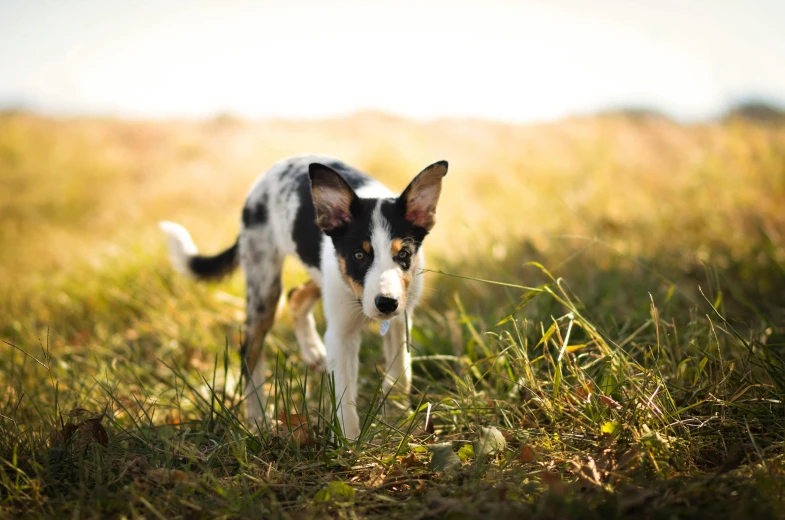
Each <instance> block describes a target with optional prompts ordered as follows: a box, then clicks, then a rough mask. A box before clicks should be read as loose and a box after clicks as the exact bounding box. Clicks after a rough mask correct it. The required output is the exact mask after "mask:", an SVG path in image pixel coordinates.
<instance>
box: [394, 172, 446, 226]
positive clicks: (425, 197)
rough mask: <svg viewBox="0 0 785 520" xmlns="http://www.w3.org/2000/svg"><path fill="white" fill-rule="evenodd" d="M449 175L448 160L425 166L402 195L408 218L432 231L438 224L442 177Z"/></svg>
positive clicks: (400, 199) (401, 201) (399, 199)
mask: <svg viewBox="0 0 785 520" xmlns="http://www.w3.org/2000/svg"><path fill="white" fill-rule="evenodd" d="M445 175H447V161H439V162H436V163H433V164H432V165H430V166H428V167H427V168H425V169H424V170H423V171H421V172H420V173H418V174H417V177H415V178H414V180H412V182H410V183H409V185H408V186H407V187H406V189H405V190H403V193H402V194H401V196H400V197H398V201H399V203H400V204H401V205H402V206H403V209H404V215H405V218H406V220H408V221H409V222H411V223H412V224H414V225H415V226H419V227H421V228H423V229H425V230H426V231H430V230H431V228H433V226H434V224H436V204H437V203H438V202H439V195H440V194H441V192H442V177H444V176H445Z"/></svg>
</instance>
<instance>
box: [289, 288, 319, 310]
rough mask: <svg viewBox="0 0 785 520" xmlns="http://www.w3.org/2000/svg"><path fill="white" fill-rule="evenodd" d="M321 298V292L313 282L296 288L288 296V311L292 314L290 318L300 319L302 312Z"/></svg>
mask: <svg viewBox="0 0 785 520" xmlns="http://www.w3.org/2000/svg"><path fill="white" fill-rule="evenodd" d="M321 296H322V290H321V288H319V286H318V285H316V282H314V281H313V280H309V281H308V282H307V283H305V284H303V285H301V286H300V287H297V288H296V289H295V290H294V291H292V292H291V293H290V294H289V311H290V312H291V313H292V317H294V318H298V317H300V315H301V314H302V313H303V310H304V309H307V308H309V307H310V306H311V305H313V303H314V302H315V301H316V300H318V299H319V298H320V297H321Z"/></svg>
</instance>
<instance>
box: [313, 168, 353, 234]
mask: <svg viewBox="0 0 785 520" xmlns="http://www.w3.org/2000/svg"><path fill="white" fill-rule="evenodd" d="M308 176H309V177H310V178H311V194H312V195H313V205H314V208H315V209H316V225H317V226H319V228H320V229H321V230H322V231H324V232H325V233H328V234H329V233H330V232H331V231H333V230H335V229H337V228H339V227H341V226H343V225H345V224H348V223H349V222H351V220H352V203H353V202H354V201H355V200H356V199H357V194H356V193H354V190H353V189H352V187H351V186H349V184H348V183H347V182H346V181H345V180H344V178H343V177H341V176H340V175H339V174H338V172H336V171H335V170H333V169H332V168H329V167H327V166H325V165H323V164H319V163H312V164H310V165H308Z"/></svg>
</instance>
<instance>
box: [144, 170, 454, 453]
mask: <svg viewBox="0 0 785 520" xmlns="http://www.w3.org/2000/svg"><path fill="white" fill-rule="evenodd" d="M447 166H448V165H447V162H446V161H439V162H436V163H434V164H432V165H430V166H428V167H427V168H425V169H424V170H422V171H421V172H420V173H419V174H418V175H417V176H416V177H414V179H413V180H412V181H411V182H410V183H409V185H408V186H407V187H406V189H405V190H403V192H402V193H401V194H400V195H399V196H396V195H395V194H393V192H391V191H390V190H389V189H388V188H386V187H385V186H384V185H383V184H382V183H380V182H379V181H377V180H375V179H373V178H372V177H370V176H369V175H367V174H365V173H363V172H361V171H359V170H357V169H355V168H352V167H351V166H349V165H347V164H345V163H343V162H341V161H339V160H337V159H334V158H332V157H327V156H320V155H302V156H297V157H292V158H289V159H284V160H282V161H280V162H278V163H277V164H275V165H274V166H273V167H272V168H270V170H268V171H267V172H266V173H265V174H263V175H261V176H260V177H259V178H258V179H257V180H256V182H255V183H254V184H253V186H252V187H251V191H250V193H249V194H248V197H247V199H246V202H245V205H244V206H243V209H242V222H241V228H240V234H239V237H238V238H237V240H236V242H235V243H234V245H232V246H231V247H229V248H228V249H226V250H225V251H223V252H221V253H218V254H217V255H215V256H202V255H200V254H199V252H198V250H197V248H196V245H195V244H194V242H193V240H192V239H191V235H190V234H189V233H188V231H187V230H186V229H185V228H184V227H182V226H180V225H179V224H175V223H173V222H161V223H160V226H161V228H162V229H163V231H164V232H165V233H166V234H167V241H168V246H169V256H170V259H171V262H172V265H173V267H174V268H175V270H177V271H179V272H181V273H184V274H186V275H190V276H192V277H194V278H197V279H210V278H219V277H222V276H224V275H226V274H228V273H230V272H231V271H233V270H234V269H235V268H236V267H237V266H238V265H240V266H242V269H243V271H244V273H245V280H246V302H247V305H246V321H245V334H244V341H243V343H242V348H241V359H242V370H243V377H244V380H245V387H244V396H245V403H246V419H247V420H248V421H249V422H250V423H254V422H256V421H258V420H259V419H260V418H262V415H263V413H264V410H265V408H266V402H267V398H266V395H265V393H264V389H263V384H264V363H263V356H262V348H263V345H264V339H265V336H266V334H267V332H268V331H269V330H270V328H271V327H272V325H273V321H274V319H275V313H276V308H277V306H278V305H277V304H278V300H279V298H280V296H281V271H282V267H283V260H284V257H286V256H289V255H294V256H296V257H297V258H299V260H300V261H301V262H302V264H303V265H304V266H305V269H306V270H307V272H308V274H309V275H310V277H311V279H310V280H309V281H308V282H307V283H305V284H304V285H302V286H300V287H297V288H295V289H293V290H292V291H291V292H290V293H289V297H288V300H289V308H290V312H291V314H292V318H293V321H294V331H295V336H296V337H297V341H298V343H299V345H300V351H301V355H302V359H303V361H304V362H305V363H306V364H307V365H308V366H309V367H311V368H312V369H317V370H322V369H325V368H326V369H327V371H328V373H329V374H331V375H332V376H333V377H334V381H335V386H334V388H335V394H336V399H337V400H338V406H337V413H338V418H339V421H340V424H341V427H342V430H343V434H344V436H345V437H346V438H347V439H356V438H357V437H358V436H359V434H360V421H359V417H358V414H357V408H356V402H357V373H358V364H359V350H360V330H361V327H362V325H364V324H366V323H368V322H369V321H379V322H382V325H381V327H382V330H385V329H388V331H387V333H386V334H384V338H383V345H384V347H383V348H384V356H385V367H386V374H385V376H384V380H383V383H382V388H383V390H384V391H385V394H389V393H390V392H391V391H393V390H394V391H395V392H396V393H397V394H399V395H401V396H404V401H406V402H407V403H408V396H409V392H410V389H411V380H412V374H411V357H410V354H409V349H408V345H407V344H406V336H407V331H406V327H407V322H408V323H411V322H410V320H408V319H404V314H405V315H406V316H407V317H409V318H410V317H411V315H412V312H413V311H414V308H415V307H416V305H417V303H418V300H419V299H420V296H421V294H422V288H423V281H422V279H423V277H422V276H421V275H422V269H423V267H424V263H423V262H424V261H423V251H422V243H423V239H424V238H425V237H426V235H428V233H429V232H430V231H431V230H432V229H433V226H434V224H435V223H436V206H437V203H438V202H439V196H440V194H441V188H442V179H443V177H444V176H445V175H446V174H447ZM320 297H321V298H322V299H323V309H324V314H325V318H326V322H327V330H326V332H325V335H324V342H322V340H321V338H320V337H319V334H318V332H317V330H316V323H315V321H314V318H313V312H312V310H313V307H314V304H315V303H316V302H317V301H318V299H319V298H320ZM409 326H410V325H409Z"/></svg>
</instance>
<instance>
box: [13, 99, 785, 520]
mask: <svg viewBox="0 0 785 520" xmlns="http://www.w3.org/2000/svg"><path fill="white" fill-rule="evenodd" d="M784 145H785V129H783V128H782V127H777V126H771V125H768V126H756V125H754V124H750V123H744V122H739V121H735V122H728V123H723V124H705V125H695V126H690V127H685V126H680V125H678V124H675V123H673V122H670V121H667V120H664V119H658V118H643V119H628V118H625V117H622V116H598V117H593V118H583V119H573V120H566V121H563V122H560V123H554V124H549V125H538V126H530V127H526V126H510V125H502V124H494V123H487V122H480V121H438V122H433V123H414V122H411V121H405V120H399V119H396V118H392V117H388V116H384V115H378V114H359V115H357V116H353V117H351V118H346V119H339V120H331V121H315V122H287V121H274V122H266V123H249V122H243V121H236V120H231V119H227V118H221V119H217V120H214V121H209V122H200V123H188V122H172V123H156V124H153V123H145V122H124V121H114V120H98V119H92V120H68V121H66V120H52V119H47V118H42V117H35V116H30V115H7V116H3V117H2V118H0V187H1V188H0V216H1V217H2V218H0V251H2V252H3V261H2V262H0V297H1V298H0V339H3V341H4V343H3V344H2V345H1V346H2V348H3V351H2V353H3V357H2V360H3V361H2V362H0V389H2V392H0V513H2V514H3V515H8V516H20V515H23V516H55V515H58V516H62V515H69V516H74V517H77V516H78V517H96V518H104V517H121V516H125V517H157V518H161V517H165V518H172V517H200V518H201V517H213V516H226V517H234V516H246V517H247V516H261V515H264V516H265V517H275V518H277V517H280V518H289V517H292V516H297V517H299V516H304V517H321V516H323V515H325V514H329V515H332V516H336V517H347V518H349V517H366V516H367V517H375V516H386V517H391V516H392V517H410V516H412V515H414V516H416V517H420V518H427V517H457V518H475V517H487V516H489V515H491V516H493V517H497V516H498V517H501V516H512V515H516V516H524V517H534V518H565V517H572V516H580V517H593V518H626V517H648V518H673V517H678V518H690V517H701V516H708V515H712V516H716V517H753V516H755V517H761V518H768V517H772V518H774V517H781V516H782V514H783V513H782V508H781V503H782V499H783V496H782V494H783V491H785V486H783V483H784V481H783V469H782V458H783V443H784V442H785V438H784V437H785V434H784V433H783V432H785V408H783V402H782V399H783V393H785V388H783V386H784V385H785V368H783V361H785V360H783V350H782V349H783V334H784V333H785V328H784V327H783V309H784V308H785V301H783V295H784V294H785V291H784V290H783V289H785V276H783V275H784V274H785V273H783V266H784V265H785V237H783V230H785V225H784V224H785V222H784V221H783V218H784V217H783V213H782V211H781V210H780V209H779V206H780V203H781V201H783V200H785V146H784ZM303 151H318V152H328V153H331V154H333V155H337V156H340V157H342V158H344V159H346V160H348V161H349V162H352V163H354V164H356V165H357V166H359V167H361V168H364V169H366V170H368V171H370V172H372V173H374V174H375V175H377V176H379V177H380V178H382V179H383V180H385V181H386V182H387V183H388V184H389V185H391V186H392V187H394V188H402V187H403V186H404V185H405V183H406V182H407V181H408V179H409V178H410V177H411V176H412V175H414V174H415V173H416V172H417V171H418V169H419V168H421V167H422V166H424V165H426V164H429V163H430V162H433V160H437V159H441V158H445V159H448V160H449V161H450V163H451V170H450V173H449V174H448V177H447V178H446V185H445V192H444V195H443V199H442V202H441V207H440V222H439V224H438V225H437V226H436V228H435V230H434V233H433V235H432V236H431V237H429V238H428V239H427V243H426V245H427V249H428V255H429V258H428V267H429V270H427V271H426V272H425V273H424V274H423V276H425V277H426V278H427V282H426V286H427V293H426V301H425V303H424V304H423V305H422V306H421V307H420V309H418V311H417V312H416V315H415V317H414V323H415V326H414V330H413V334H412V343H413V344H412V349H413V355H414V376H415V377H414V392H413V396H412V401H413V403H414V407H413V409H412V410H411V411H410V412H407V413H402V414H400V416H396V415H392V416H390V415H388V416H385V415H383V414H382V413H381V411H382V405H383V395H382V393H381V390H380V383H381V377H380V376H379V372H380V366H379V363H380V358H379V348H378V346H379V344H380V340H379V337H378V331H376V330H369V331H368V332H367V333H366V334H365V337H364V345H365V347H364V349H363V351H362V352H361V357H362V363H363V365H362V366H363V370H362V373H361V389H362V391H361V403H360V408H361V411H362V412H363V413H361V418H364V419H362V420H363V423H362V424H363V433H362V435H361V438H360V439H359V440H358V441H357V442H355V443H351V442H348V441H346V440H345V439H344V438H343V437H342V435H341V432H340V428H339V427H338V426H337V425H336V424H335V423H334V422H333V421H332V414H331V409H332V408H333V407H334V406H335V399H337V398H339V397H335V396H334V393H333V392H331V390H330V381H329V378H327V377H325V376H324V375H321V374H312V373H306V372H305V371H304V369H303V367H302V365H301V364H300V363H299V362H298V361H299V360H298V355H297V348H296V345H295V342H294V336H293V333H292V332H291V328H290V319H289V317H288V315H287V314H286V312H283V311H282V312H280V313H279V318H278V321H277V323H276V326H275V328H274V329H273V333H272V334H271V336H270V337H269V338H268V341H267V360H268V367H269V370H270V377H269V381H268V386H269V389H270V393H271V395H273V396H274V397H275V399H274V404H273V405H271V418H270V422H269V423H268V424H266V425H265V427H264V428H262V430H261V431H257V430H256V429H249V428H248V425H246V424H245V423H244V421H243V417H242V412H241V410H242V403H241V401H242V397H241V393H240V392H239V389H238V387H237V378H238V376H239V360H238V357H237V345H238V344H239V341H240V330H239V324H240V323H241V322H242V319H243V300H242V298H243V289H242V280H241V277H240V276H239V275H236V276H234V277H233V278H231V279H228V280H226V281H224V282H221V283H218V284H211V285H198V284H195V283H192V282H189V281H187V280H184V279H181V278H179V277H177V276H174V275H173V274H172V273H171V270H170V269H169V267H168V265H167V263H166V258H165V252H164V246H163V241H162V239H161V237H160V236H159V234H158V231H157V229H156V227H155V222H156V221H157V220H158V219H162V218H167V219H172V220H177V221H180V222H182V223H184V224H186V225H187V226H188V227H189V228H190V229H191V230H192V232H193V234H194V237H195V240H196V242H197V243H198V244H199V245H200V246H201V247H202V248H203V249H204V250H205V251H210V250H216V249H218V248H220V247H222V246H225V245H227V244H228V243H229V242H230V241H231V240H232V239H233V238H234V234H235V233H236V231H237V219H238V216H239V211H238V210H239V208H240V207H241V204H242V200H243V197H244V194H245V191H246V190H247V188H248V186H250V183H251V182H252V180H253V179H254V177H255V176H256V175H257V174H258V173H259V171H261V170H263V169H264V168H266V167H268V166H269V165H270V164H272V163H273V162H274V161H276V160H278V159H280V158H281V157H283V156H286V155H289V154H292V153H301V152H303ZM303 278H304V274H303V272H302V270H300V269H299V268H298V267H297V266H296V265H294V264H291V265H288V266H287V272H286V280H287V284H293V283H297V282H299V281H301V280H302V279H303ZM319 325H320V327H323V323H321V322H320V323H319Z"/></svg>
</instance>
